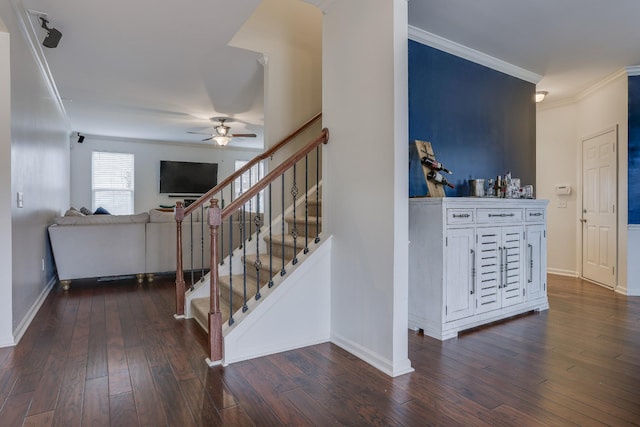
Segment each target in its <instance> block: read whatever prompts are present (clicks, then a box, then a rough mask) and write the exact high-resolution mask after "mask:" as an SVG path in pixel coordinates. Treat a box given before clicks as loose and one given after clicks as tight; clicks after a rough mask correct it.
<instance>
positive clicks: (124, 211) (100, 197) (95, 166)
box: [91, 151, 135, 215]
mask: <svg viewBox="0 0 640 427" xmlns="http://www.w3.org/2000/svg"><path fill="white" fill-rule="evenodd" d="M133 167H134V155H133V154H129V153H109V152H101V151H94V152H92V153H91V193H92V200H91V205H92V209H93V210H94V211H95V210H96V209H97V208H98V207H103V208H104V209H106V210H107V211H109V213H112V214H114V215H128V214H133V212H134V209H133V196H134V188H135V187H134V169H133Z"/></svg>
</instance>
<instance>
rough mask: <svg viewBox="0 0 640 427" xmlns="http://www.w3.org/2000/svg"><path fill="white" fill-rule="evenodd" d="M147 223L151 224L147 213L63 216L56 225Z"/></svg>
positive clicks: (57, 219) (55, 221) (56, 220)
mask: <svg viewBox="0 0 640 427" xmlns="http://www.w3.org/2000/svg"><path fill="white" fill-rule="evenodd" d="M146 222H149V214H148V213H146V212H143V213H139V214H136V215H87V216H63V217H60V218H56V219H55V220H54V223H56V224H58V225H91V224H131V223H133V224H135V223H146Z"/></svg>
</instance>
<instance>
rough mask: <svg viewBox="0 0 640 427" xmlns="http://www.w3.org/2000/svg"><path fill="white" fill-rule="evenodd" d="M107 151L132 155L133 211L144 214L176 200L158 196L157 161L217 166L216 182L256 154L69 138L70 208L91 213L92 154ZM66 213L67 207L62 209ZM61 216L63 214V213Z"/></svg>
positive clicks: (189, 146) (124, 141) (187, 146)
mask: <svg viewBox="0 0 640 427" xmlns="http://www.w3.org/2000/svg"><path fill="white" fill-rule="evenodd" d="M93 151H110V152H117V153H133V154H134V159H135V160H134V174H135V175H134V183H135V198H134V210H135V212H136V213H139V212H146V211H148V210H149V209H153V208H157V207H159V206H160V205H173V204H175V202H176V200H182V199H175V198H169V195H168V194H160V192H159V189H160V184H159V183H160V160H177V161H185V162H206V163H218V182H220V181H222V180H223V179H224V178H226V177H227V176H229V175H231V174H232V173H233V172H234V170H235V160H249V159H252V158H253V157H255V156H256V155H257V154H258V153H259V151H254V150H234V149H232V148H230V147H226V148H224V149H222V148H219V147H217V146H215V145H213V144H211V145H208V144H207V145H202V146H198V145H196V144H184V143H176V144H170V143H166V142H157V143H156V142H152V141H146V142H145V141H139V140H137V141H128V140H121V139H115V138H101V137H96V136H87V137H85V139H84V142H83V143H82V144H79V143H78V142H77V137H75V135H74V136H72V137H71V206H73V207H75V208H77V209H80V208H81V207H83V206H84V207H86V208H88V209H91V153H92V152H93ZM64 209H65V210H66V209H68V207H65V208H64ZM62 213H64V211H63V212H62Z"/></svg>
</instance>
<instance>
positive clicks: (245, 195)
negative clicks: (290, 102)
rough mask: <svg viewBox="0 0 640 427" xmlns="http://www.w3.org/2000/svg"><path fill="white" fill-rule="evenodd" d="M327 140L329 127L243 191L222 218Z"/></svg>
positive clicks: (224, 211)
mask: <svg viewBox="0 0 640 427" xmlns="http://www.w3.org/2000/svg"><path fill="white" fill-rule="evenodd" d="M327 142H329V129H327V128H324V129H322V132H321V133H320V135H318V136H317V137H316V139H314V140H313V141H311V142H310V143H308V144H307V145H305V146H304V147H302V148H301V149H300V150H298V151H297V152H296V153H295V154H293V155H292V156H291V157H289V158H288V159H287V160H286V161H284V162H282V164H280V165H279V166H278V167H277V168H275V169H274V170H272V171H271V172H269V173H268V174H267V176H265V177H264V178H262V179H261V180H260V181H258V182H256V183H255V184H254V185H253V186H251V188H249V189H248V190H247V191H245V192H244V193H242V195H240V197H238V198H237V199H235V200H234V201H233V202H231V203H230V204H229V205H227V207H225V208H224V209H223V210H222V220H223V221H224V220H225V219H227V218H229V215H231V214H233V212H235V211H236V210H238V209H240V208H241V207H242V206H243V205H244V204H245V203H247V202H248V201H249V200H251V199H252V198H253V197H254V196H255V195H256V194H258V193H259V192H260V191H262V190H264V189H265V188H266V187H267V186H268V185H269V184H271V183H272V182H273V181H275V180H276V178H278V177H279V176H280V175H282V174H283V173H285V172H286V171H287V170H289V168H291V167H292V166H293V165H294V164H296V163H298V161H299V160H301V159H303V158H304V157H305V156H306V155H307V154H309V153H310V152H311V151H312V150H313V149H314V148H316V147H317V146H318V145H320V144H326V143H327Z"/></svg>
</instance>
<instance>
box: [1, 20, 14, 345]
mask: <svg viewBox="0 0 640 427" xmlns="http://www.w3.org/2000/svg"><path fill="white" fill-rule="evenodd" d="M9 43H10V37H9V33H8V31H7V28H6V27H5V25H4V22H2V18H1V17H0V183H1V184H0V347H3V346H6V345H10V344H12V343H13V328H12V323H11V319H12V313H13V309H12V303H11V294H12V289H11V280H12V275H11V259H12V255H11V185H9V183H10V182H11V72H10V65H11V58H10V53H9V49H10V45H9Z"/></svg>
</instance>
